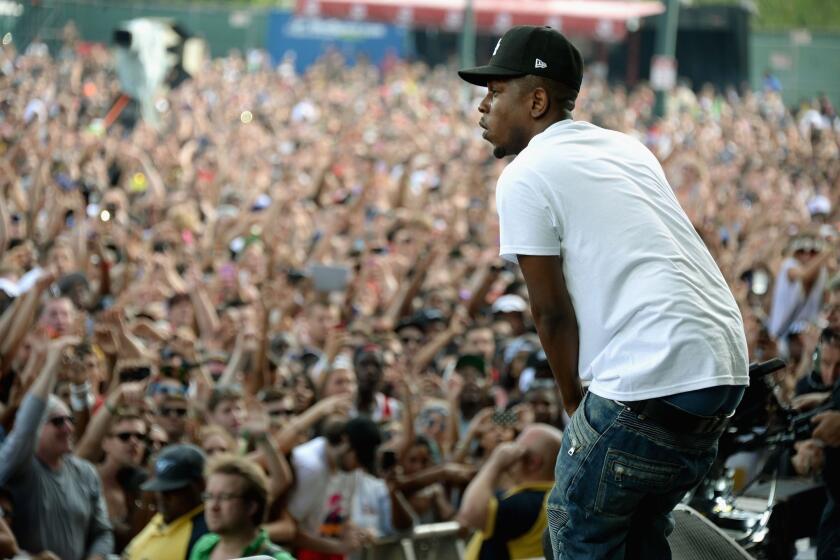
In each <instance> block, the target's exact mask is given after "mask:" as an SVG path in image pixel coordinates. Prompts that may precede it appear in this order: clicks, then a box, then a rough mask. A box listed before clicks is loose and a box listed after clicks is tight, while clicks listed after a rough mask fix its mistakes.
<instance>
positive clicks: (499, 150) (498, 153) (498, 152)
mask: <svg viewBox="0 0 840 560" xmlns="http://www.w3.org/2000/svg"><path fill="white" fill-rule="evenodd" d="M505 156H507V150H506V149H505V148H504V146H493V157H495V158H496V159H502V158H504V157H505Z"/></svg>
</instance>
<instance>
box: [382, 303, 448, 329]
mask: <svg viewBox="0 0 840 560" xmlns="http://www.w3.org/2000/svg"><path fill="white" fill-rule="evenodd" d="M445 321H446V316H445V315H444V314H443V312H441V311H440V310H439V309H432V308H428V309H427V308H424V309H420V310H418V311H416V312H415V313H413V314H412V315H411V316H409V317H405V318H403V319H402V320H400V322H399V323H397V326H396V327H394V331H396V332H400V331H401V330H402V329H404V328H407V327H415V328H417V329H420V330H421V331H423V332H426V331H427V330H428V328H429V325H431V324H432V323H436V322H445Z"/></svg>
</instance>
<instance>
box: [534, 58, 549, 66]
mask: <svg viewBox="0 0 840 560" xmlns="http://www.w3.org/2000/svg"><path fill="white" fill-rule="evenodd" d="M534 68H548V64H546V63H545V62H543V61H542V60H540V59H539V58H538V59H537V60H536V61H535V62H534Z"/></svg>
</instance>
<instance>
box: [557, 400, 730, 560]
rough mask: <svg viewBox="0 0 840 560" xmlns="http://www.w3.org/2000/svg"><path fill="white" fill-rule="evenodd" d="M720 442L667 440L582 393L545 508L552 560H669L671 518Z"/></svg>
mask: <svg viewBox="0 0 840 560" xmlns="http://www.w3.org/2000/svg"><path fill="white" fill-rule="evenodd" d="M720 434H721V431H717V432H715V433H710V434H698V435H694V434H689V435H687V434H678V433H674V432H671V431H668V430H666V429H665V428H664V427H662V426H659V425H657V424H655V423H653V422H651V421H650V420H640V419H639V418H638V417H637V416H636V414H634V413H633V412H632V411H630V410H629V409H628V408H627V407H625V406H622V405H620V404H618V403H617V402H615V401H611V400H608V399H604V398H602V397H599V396H598V395H595V394H593V393H587V395H586V396H585V397H584V399H583V402H582V403H581V405H580V407H579V408H578V410H577V412H576V413H575V414H574V416H572V421H571V423H570V424H569V426H568V427H567V428H566V432H565V434H564V436H563V446H562V448H561V449H560V454H559V455H558V457H557V465H556V467H555V470H554V477H555V479H554V480H555V483H554V488H553V489H552V490H551V493H550V494H549V498H548V503H547V508H546V509H547V514H548V531H549V536H550V538H551V547H552V549H553V554H554V559H555V560H562V559H573V560H577V559H582V558H586V559H599V560H600V559H609V560H617V559H624V558H644V559H646V560H648V559H651V560H657V559H670V558H671V549H670V547H669V546H668V541H667V539H666V538H667V536H668V535H669V534H670V533H671V531H672V530H673V528H674V522H673V517H672V516H671V511H672V510H673V509H674V506H676V505H677V504H678V503H679V502H680V500H682V498H683V496H685V494H686V492H688V491H689V490H691V489H692V488H694V486H696V485H697V484H698V483H699V482H700V481H701V480H703V477H704V476H705V475H706V473H707V472H708V470H709V468H710V467H711V466H712V463H713V462H714V459H715V456H716V455H717V441H718V438H719V437H720Z"/></svg>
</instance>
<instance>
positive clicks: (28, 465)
mask: <svg viewBox="0 0 840 560" xmlns="http://www.w3.org/2000/svg"><path fill="white" fill-rule="evenodd" d="M74 342H77V341H76V340H72V339H71V338H69V337H68V338H62V339H57V340H55V341H53V342H52V343H51V344H50V346H49V350H48V352H47V359H46V362H45V365H44V368H43V369H42V370H41V373H40V374H39V375H38V377H37V379H36V380H35V382H34V383H33V384H32V386H31V388H30V390H29V392H28V393H27V395H26V396H25V397H24V400H23V403H22V404H21V408H20V411H19V412H18V415H17V419H16V421H15V427H14V429H13V430H12V432H11V433H10V434H9V437H8V439H7V440H6V441H5V442H4V445H3V447H2V448H0V486H5V487H6V488H8V489H9V490H10V491H11V493H12V498H13V502H14V504H15V506H16V510H15V517H14V522H13V526H12V530H13V531H14V533H15V535H16V536H17V537H18V540H19V543H18V544H19V545H20V547H21V548H22V549H24V550H28V551H30V552H31V553H40V552H42V551H45V550H49V551H51V552H52V553H53V554H55V555H56V556H58V557H59V558H62V559H63V560H82V559H92V558H102V559H104V558H106V557H107V555H108V554H110V553H111V552H112V549H113V546H114V539H113V536H112V534H111V524H110V523H109V521H108V512H107V510H106V509H105V500H104V498H103V495H102V487H101V484H100V481H99V476H98V475H97V473H96V469H95V468H94V467H93V465H91V464H90V463H89V462H88V461H85V460H83V459H80V458H78V457H76V456H74V455H73V453H72V451H73V435H74V433H75V429H74V425H73V416H72V415H71V413H70V409H69V408H68V407H67V405H66V404H65V403H64V402H62V401H61V400H60V399H59V398H58V397H56V396H54V395H52V394H51V393H52V391H53V389H54V388H55V384H56V379H57V375H58V369H59V368H60V367H62V354H63V351H64V349H65V348H66V347H67V346H69V345H70V344H73V343H74Z"/></svg>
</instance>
